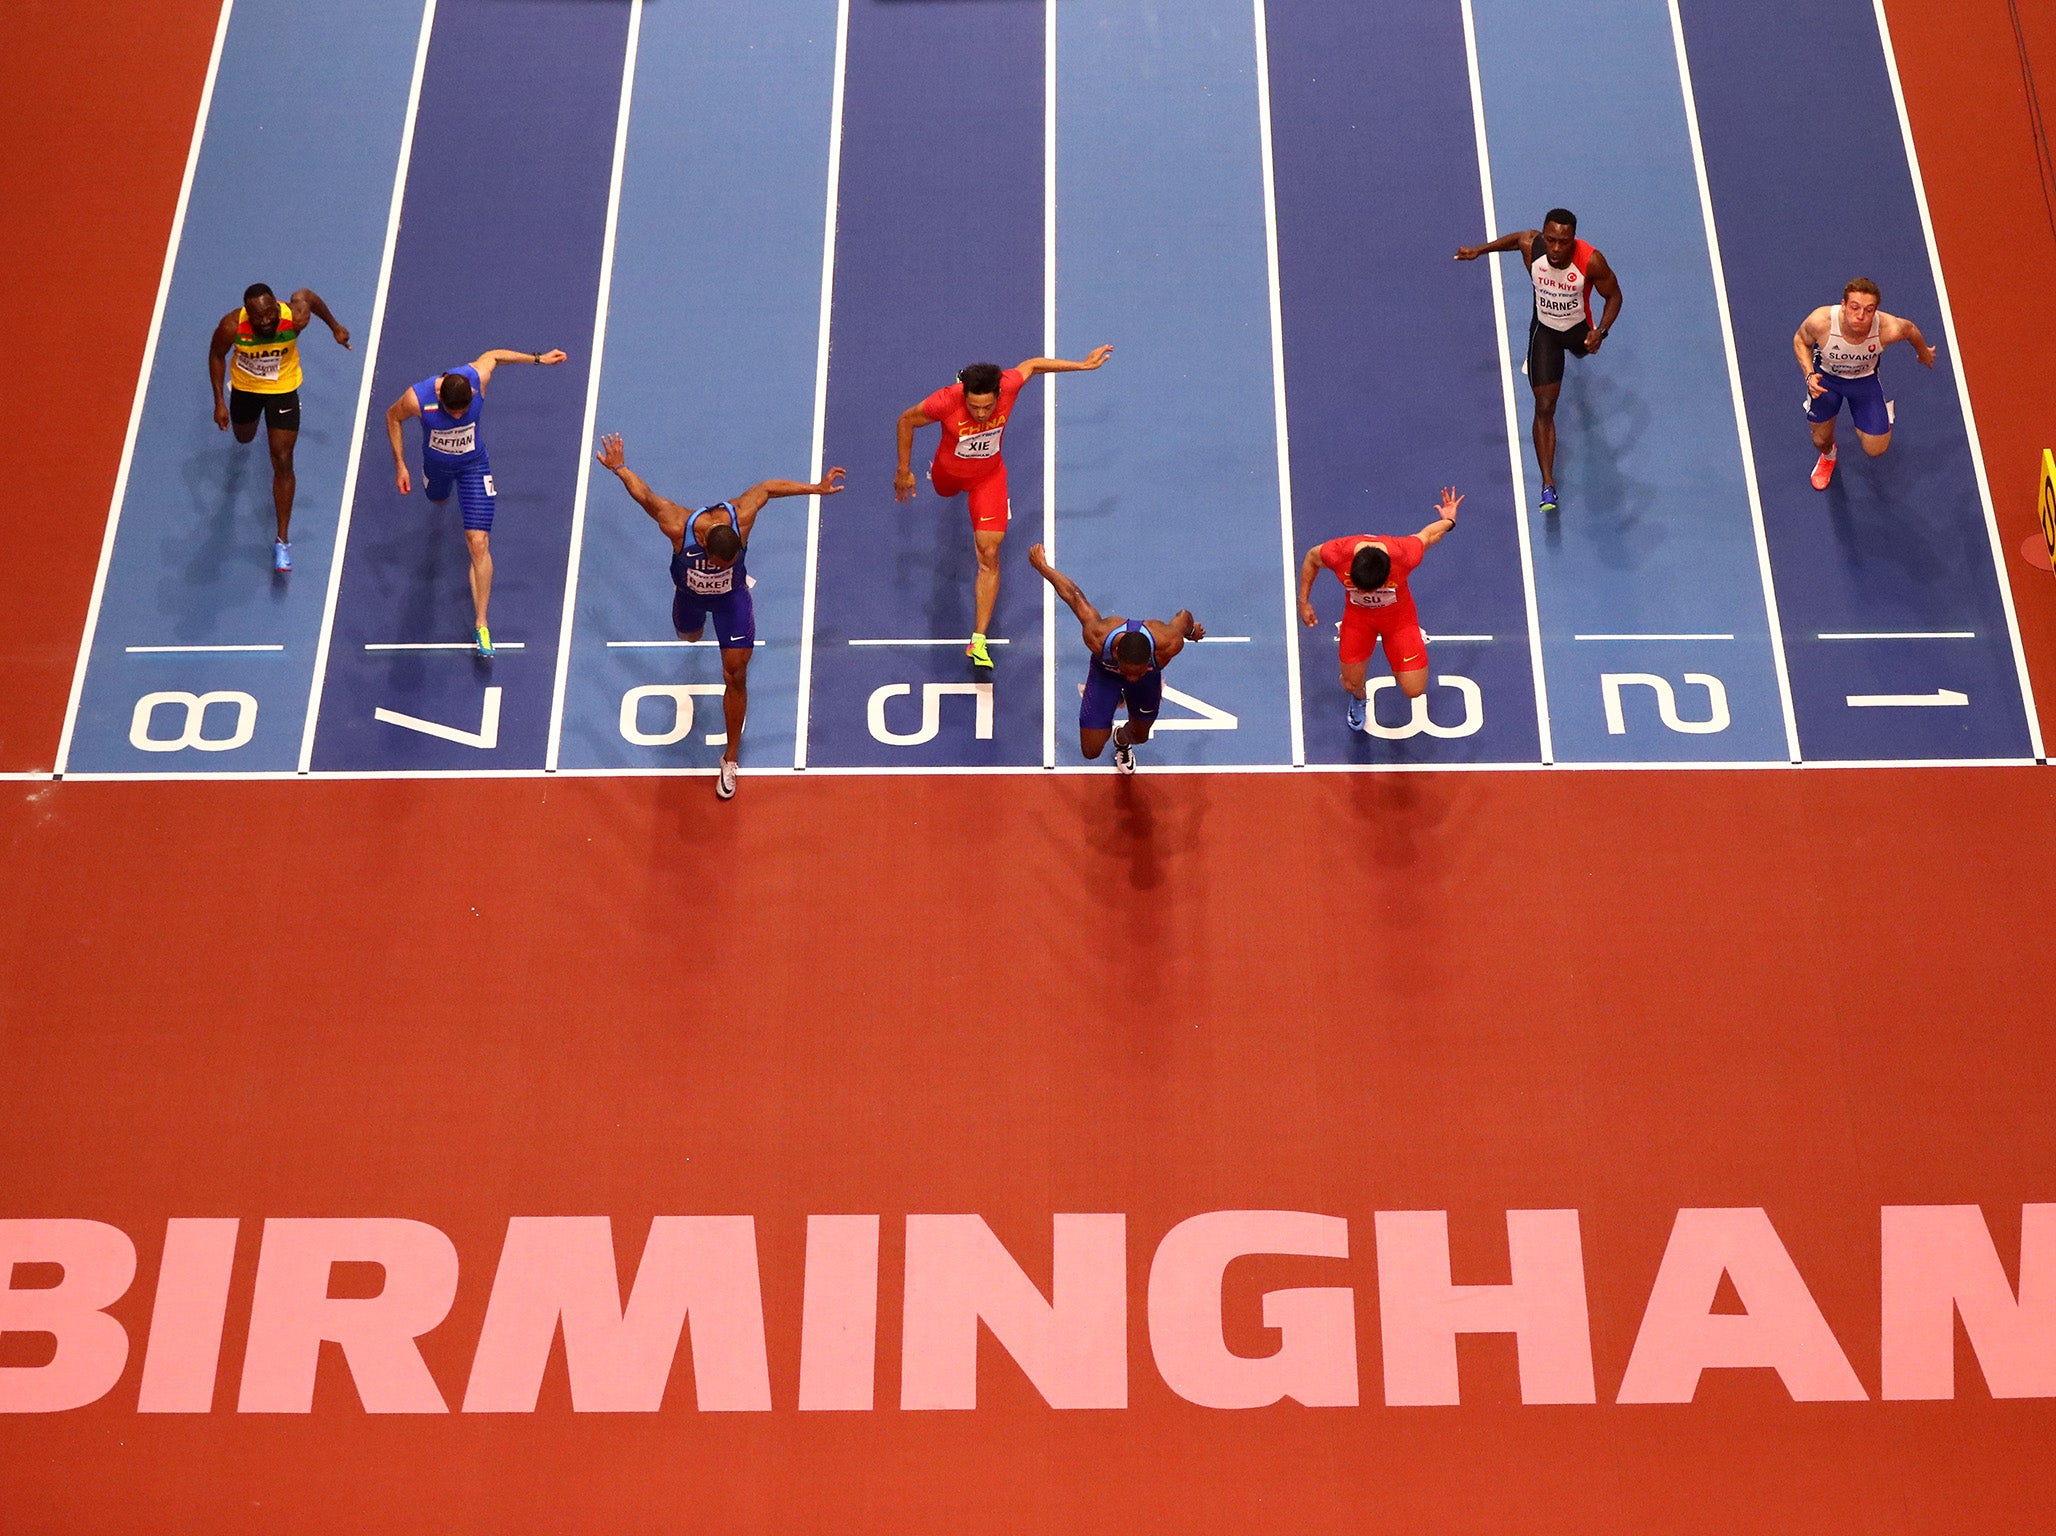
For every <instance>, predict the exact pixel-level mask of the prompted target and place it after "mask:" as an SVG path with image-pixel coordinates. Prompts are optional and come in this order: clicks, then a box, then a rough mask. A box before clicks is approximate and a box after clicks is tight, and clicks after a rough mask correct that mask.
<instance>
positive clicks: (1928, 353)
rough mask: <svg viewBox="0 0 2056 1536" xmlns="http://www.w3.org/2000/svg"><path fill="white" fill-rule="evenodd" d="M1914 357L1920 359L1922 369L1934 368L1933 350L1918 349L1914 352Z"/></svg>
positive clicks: (1931, 348) (1926, 348)
mask: <svg viewBox="0 0 2056 1536" xmlns="http://www.w3.org/2000/svg"><path fill="white" fill-rule="evenodd" d="M1914 356H1915V357H1918V358H1919V359H1920V361H1921V364H1922V366H1924V367H1928V368H1932V367H1934V366H1935V349H1934V348H1933V347H1923V348H1920V349H1918V350H1916V351H1915V353H1914Z"/></svg>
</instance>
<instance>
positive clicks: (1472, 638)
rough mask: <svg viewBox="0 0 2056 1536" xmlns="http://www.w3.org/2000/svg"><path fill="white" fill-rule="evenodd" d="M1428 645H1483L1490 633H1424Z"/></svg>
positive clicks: (1489, 637) (1488, 638)
mask: <svg viewBox="0 0 2056 1536" xmlns="http://www.w3.org/2000/svg"><path fill="white" fill-rule="evenodd" d="M1422 638H1423V639H1425V640H1426V641H1427V642H1428V644H1430V645H1483V644H1484V643H1485V642H1487V641H1488V640H1490V639H1491V638H1492V637H1491V636H1490V635H1424V636H1422Z"/></svg>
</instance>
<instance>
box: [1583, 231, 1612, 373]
mask: <svg viewBox="0 0 2056 1536" xmlns="http://www.w3.org/2000/svg"><path fill="white" fill-rule="evenodd" d="M1585 275H1586V276H1587V277H1589V278H1590V279H1591V280H1592V288H1593V291H1595V292H1596V293H1597V294H1598V295H1599V297H1600V298H1602V299H1604V300H1606V303H1605V305H1604V306H1603V307H1602V308H1601V309H1600V311H1599V323H1598V324H1597V325H1595V326H1593V327H1592V329H1591V330H1589V331H1587V332H1586V333H1585V350H1586V351H1587V352H1588V353H1589V352H1597V351H1598V350H1599V347H1600V344H1601V343H1602V342H1604V341H1605V340H1606V333H1607V332H1608V331H1610V330H1612V329H1613V323H1614V321H1616V320H1618V319H1620V317H1621V280H1620V279H1619V278H1618V277H1617V276H1615V275H1614V270H1613V268H1612V267H1611V266H1610V265H1608V263H1607V260H1606V256H1605V254H1604V253H1603V252H1601V251H1594V252H1593V253H1592V264H1591V266H1590V267H1589V268H1587V269H1586V273H1585Z"/></svg>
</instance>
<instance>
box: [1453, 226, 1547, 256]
mask: <svg viewBox="0 0 2056 1536" xmlns="http://www.w3.org/2000/svg"><path fill="white" fill-rule="evenodd" d="M1541 233H1542V231H1541V230H1539V229H1517V230H1515V231H1514V232H1513V233H1512V234H1510V235H1501V236H1500V237H1499V238H1498V239H1497V240H1488V241H1487V242H1486V243H1485V244H1483V245H1459V246H1458V247H1457V248H1456V259H1457V260H1458V261H1476V260H1477V259H1478V258H1479V257H1480V256H1489V255H1491V254H1492V253H1493V252H1494V251H1519V252H1520V253H1521V255H1523V256H1526V255H1527V254H1528V246H1529V245H1530V244H1531V243H1533V242H1534V241H1535V240H1536V239H1537V238H1539V237H1540V235H1541Z"/></svg>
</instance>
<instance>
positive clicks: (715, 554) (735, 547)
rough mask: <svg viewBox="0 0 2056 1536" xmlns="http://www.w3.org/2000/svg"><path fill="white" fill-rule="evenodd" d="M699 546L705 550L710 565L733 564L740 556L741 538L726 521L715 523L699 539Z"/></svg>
mask: <svg viewBox="0 0 2056 1536" xmlns="http://www.w3.org/2000/svg"><path fill="white" fill-rule="evenodd" d="M708 510H710V511H711V510H713V509H712V508H709V509H708ZM700 548H701V549H704V550H705V551H706V552H707V564H709V565H712V566H729V565H733V564H735V562H736V561H738V560H740V559H741V558H742V540H741V538H740V537H738V536H737V534H736V531H735V530H734V529H733V528H731V527H729V526H728V525H727V524H726V523H717V524H715V525H714V527H713V528H712V529H710V530H709V531H708V533H707V536H706V537H705V538H704V539H702V540H701V541H700Z"/></svg>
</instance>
